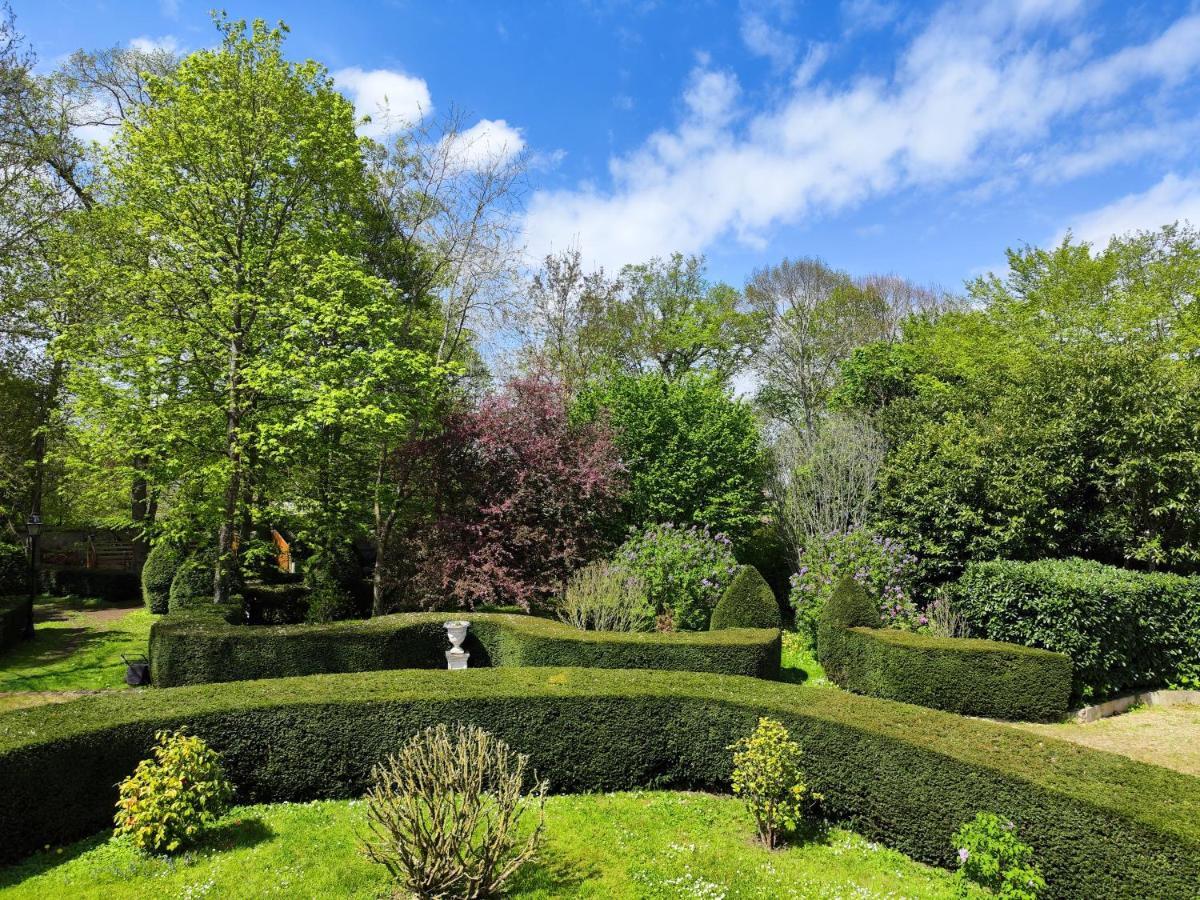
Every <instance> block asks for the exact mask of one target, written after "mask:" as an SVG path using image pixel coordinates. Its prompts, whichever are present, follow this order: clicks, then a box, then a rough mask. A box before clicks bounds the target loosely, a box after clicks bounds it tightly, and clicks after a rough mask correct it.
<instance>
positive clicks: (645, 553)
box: [616, 522, 737, 631]
mask: <svg viewBox="0 0 1200 900" xmlns="http://www.w3.org/2000/svg"><path fill="white" fill-rule="evenodd" d="M616 561H617V563H618V564H619V565H623V566H625V567H627V568H628V569H629V571H630V572H632V573H633V574H634V575H636V576H637V577H638V578H639V579H641V581H642V584H643V585H644V586H645V591H646V599H647V601H648V602H649V605H650V607H651V608H652V609H654V611H655V614H656V616H657V619H658V628H659V630H660V631H704V630H705V629H707V628H708V620H709V618H710V617H711V615H712V611H713V607H714V606H716V605H717V601H718V600H719V599H721V593H722V592H723V591H724V590H725V588H726V586H728V584H729V582H730V581H731V580H732V579H733V576H734V574H735V573H736V571H737V560H736V559H735V558H734V556H733V550H732V547H731V542H730V540H729V538H728V537H726V536H725V535H724V534H719V533H718V534H714V533H712V532H711V531H709V529H707V528H701V527H699V526H696V525H693V526H692V527H690V528H682V527H679V526H676V525H674V524H673V523H671V522H667V523H665V524H663V525H651V526H649V527H648V528H646V529H644V530H643V531H642V532H640V533H639V534H635V535H634V536H633V537H631V538H630V539H629V540H627V541H626V542H625V543H624V544H622V545H621V548H620V549H619V550H618V551H617V557H616Z"/></svg>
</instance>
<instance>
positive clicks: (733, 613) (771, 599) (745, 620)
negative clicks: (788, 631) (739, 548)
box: [708, 566, 783, 631]
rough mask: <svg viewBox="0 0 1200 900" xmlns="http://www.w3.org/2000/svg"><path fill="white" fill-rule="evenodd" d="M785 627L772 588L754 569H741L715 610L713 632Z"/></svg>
mask: <svg viewBox="0 0 1200 900" xmlns="http://www.w3.org/2000/svg"><path fill="white" fill-rule="evenodd" d="M782 624H783V620H782V617H781V616H780V615H779V604H778V603H777V602H776V600H775V594H774V593H773V592H772V591H771V586H770V585H769V584H767V580H766V579H765V578H763V577H762V573H761V572H759V571H758V569H756V568H755V567H754V566H742V567H740V568H739V569H738V571H737V574H736V575H734V576H733V581H731V582H730V583H729V587H727V588H725V593H723V594H722V595H721V599H720V600H719V601H718V602H717V607H716V609H714V610H713V614H712V622H711V623H710V624H709V626H708V627H709V630H710V631H716V630H717V629H718V628H779V627H780V626H781V625H782Z"/></svg>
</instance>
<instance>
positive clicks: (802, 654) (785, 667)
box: [780, 631, 829, 685]
mask: <svg viewBox="0 0 1200 900" xmlns="http://www.w3.org/2000/svg"><path fill="white" fill-rule="evenodd" d="M780 669H781V671H780V677H781V679H782V680H783V681H790V682H792V683H794V684H801V683H803V684H824V685H827V684H829V680H828V679H827V678H826V677H825V670H824V669H822V668H821V664H820V663H819V662H817V655H816V653H814V652H813V649H812V647H811V646H809V643H808V639H807V638H806V637H805V636H804V635H802V634H800V633H799V632H797V631H785V632H783V655H782V658H781V660H780Z"/></svg>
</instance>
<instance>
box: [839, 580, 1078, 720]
mask: <svg viewBox="0 0 1200 900" xmlns="http://www.w3.org/2000/svg"><path fill="white" fill-rule="evenodd" d="M877 620H878V614H877V612H876V610H875V607H874V604H872V603H870V601H869V600H868V599H867V597H866V594H865V592H864V591H863V589H862V588H861V587H860V586H859V585H857V584H854V583H853V582H845V583H843V584H841V585H839V586H838V588H837V590H836V591H835V592H834V595H833V596H832V597H831V598H830V599H829V601H828V602H827V603H826V605H825V609H824V610H823V611H822V616H821V622H820V625H819V629H820V631H819V634H820V640H819V641H818V644H817V646H818V653H819V656H820V660H821V665H822V666H823V667H824V669H825V672H826V674H827V675H828V676H829V678H830V680H831V681H833V682H834V683H835V684H837V685H839V686H840V687H843V688H845V689H846V690H849V691H854V692H855V693H857V694H869V695H871V696H872V697H883V698H884V699H887V700H900V701H902V702H904V703H915V704H917V705H919V706H928V707H931V708H933V709H944V710H947V711H949V712H956V713H962V714H963V715H969V716H988V717H991V718H997V719H1017V720H1055V719H1061V718H1062V717H1063V715H1064V714H1065V713H1066V711H1067V701H1068V699H1069V698H1070V695H1071V660H1070V658H1068V657H1066V656H1064V655H1063V654H1061V653H1050V652H1048V651H1046V650H1037V649H1034V648H1031V647H1023V646H1021V645H1019V644H1002V643H998V642H996V641H980V640H972V639H964V638H943V637H934V636H933V635H927V634H912V633H909V632H904V631H898V630H896V629H894V628H874V627H870V625H872V624H874V623H875V622H876V621H877Z"/></svg>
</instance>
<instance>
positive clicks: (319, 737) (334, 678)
mask: <svg viewBox="0 0 1200 900" xmlns="http://www.w3.org/2000/svg"><path fill="white" fill-rule="evenodd" d="M162 621H163V622H170V617H168V618H166V619H164V620H162ZM432 626H433V627H437V623H432ZM312 627H316V626H312ZM323 627H329V628H333V627H345V626H323ZM558 627H560V628H564V629H565V626H558ZM243 630H248V629H243ZM266 630H274V629H266ZM575 633H576V634H582V632H575ZM736 633H737V632H725V634H736ZM442 634H443V637H442V640H441V642H439V645H438V646H439V649H440V647H444V646H445V637H444V635H445V632H444V631H443V633H442ZM717 634H721V632H717ZM705 636H706V637H707V636H708V635H705ZM617 637H629V636H628V635H618V636H617ZM646 637H653V636H652V635H650V636H646ZM688 637H689V638H695V637H698V636H688ZM659 640H661V638H659ZM444 665H445V662H444V660H443V666H444ZM762 716H769V717H770V718H773V719H775V720H777V721H779V722H781V723H783V725H784V727H786V728H787V729H788V731H789V732H790V733H791V734H792V735H793V736H797V737H799V736H800V735H803V747H804V772H805V776H806V778H805V781H806V784H807V785H808V786H809V787H810V788H811V789H812V790H814V791H817V792H819V793H821V794H822V796H823V799H822V801H821V808H822V812H824V813H827V814H828V815H829V816H830V817H831V818H835V819H852V820H853V821H854V822H855V827H856V829H858V830H860V831H861V832H862V833H863V834H864V835H865V836H866V837H867V838H868V839H870V840H875V841H881V842H883V843H885V844H887V845H888V846H891V847H895V848H896V849H898V850H900V851H902V852H904V853H906V854H908V855H910V856H913V857H914V858H917V859H920V860H922V861H924V862H928V863H935V864H938V865H941V866H943V867H946V868H950V867H952V866H953V865H954V864H955V860H956V855H955V848H953V847H952V846H951V844H950V840H949V837H950V835H952V834H954V832H955V831H956V830H957V829H958V828H959V827H960V826H961V825H962V824H963V823H964V822H966V821H968V820H970V819H971V818H973V817H974V815H975V813H976V812H978V811H979V810H981V809H994V808H996V807H1000V808H1002V809H1003V810H1004V812H1005V814H1006V815H1007V816H1008V817H1010V818H1012V819H1013V820H1014V821H1017V822H1019V823H1020V825H1021V836H1022V838H1023V839H1024V840H1026V841H1027V842H1029V843H1030V844H1032V845H1033V846H1035V847H1036V848H1037V852H1038V861H1039V864H1040V865H1041V866H1042V869H1043V872H1044V873H1045V876H1046V879H1047V881H1048V882H1049V883H1050V885H1051V886H1052V887H1051V888H1050V889H1049V893H1050V894H1051V895H1052V896H1056V897H1063V898H1066V897H1154V898H1156V900H1159V898H1162V900H1174V898H1179V900H1194V897H1195V887H1196V884H1198V883H1200V782H1198V781H1197V779H1196V778H1194V777H1191V776H1188V775H1185V774H1183V773H1178V772H1172V771H1170V770H1168V769H1164V768H1162V767H1159V766H1150V765H1146V764H1144V763H1139V762H1136V761H1134V760H1132V759H1128V758H1125V757H1121V756H1116V755H1114V754H1111V753H1099V752H1096V751H1093V750H1089V749H1087V748H1085V747H1080V746H1078V745H1075V744H1066V743H1063V742H1061V741H1057V740H1054V739H1052V738H1048V737H1046V736H1044V735H1040V734H1030V733H1027V732H1024V731H1022V730H1020V729H1015V728H1010V727H1007V726H1002V725H996V724H994V723H991V722H987V721H981V720H977V719H968V718H965V717H963V716H955V715H949V714H947V713H942V712H938V711H936V710H930V709H922V708H921V707H918V706H910V705H907V704H899V703H890V702H887V701H883V700H876V699H874V698H870V697H860V696H857V695H854V694H848V693H846V692H845V691H838V690H832V689H829V688H818V687H797V686H796V685H791V684H776V683H771V682H766V681H761V680H752V679H748V678H723V677H717V676H712V675H699V674H695V673H689V672H653V671H642V672H630V671H613V670H604V671H601V670H590V671H589V670H581V669H544V668H543V669H528V668H525V669H521V668H518V669H491V670H485V671H477V672H474V673H472V675H471V677H469V678H462V677H455V675H454V673H449V672H446V671H444V669H443V671H438V672H432V671H429V672H422V671H415V670H414V671H408V672H404V673H403V675H402V677H398V675H397V673H395V672H357V673H353V674H347V675H324V676H314V677H310V678H291V679H286V680H266V681H247V682H238V683H233V684H220V685H200V686H196V687H188V688H177V689H173V690H154V691H147V692H117V693H115V694H102V695H97V696H92V697H85V698H82V699H79V700H76V701H73V702H72V703H65V704H48V705H46V706H44V707H38V708H34V709H27V710H15V711H12V712H8V713H5V714H4V717H3V718H4V724H5V729H4V730H3V731H0V796H3V797H4V798H5V800H6V802H4V803H0V862H8V861H11V860H13V859H15V858H20V857H21V856H23V855H25V854H27V853H30V852H32V851H34V850H38V849H40V848H41V847H42V846H44V845H45V844H47V843H49V844H52V845H54V846H58V845H61V844H63V843H66V842H68V841H71V840H76V839H78V838H81V837H84V836H86V835H88V834H91V833H94V832H95V831H96V830H97V829H99V828H101V827H103V825H104V823H105V821H108V822H110V823H111V821H112V819H111V817H112V811H113V803H114V801H115V799H116V793H117V792H116V788H115V787H114V785H115V784H116V783H117V782H118V781H120V779H121V778H122V777H123V776H124V775H127V774H128V773H129V772H131V771H133V769H134V767H135V765H136V764H137V762H138V760H140V759H141V758H142V757H144V756H146V755H147V749H148V747H149V746H150V745H151V744H152V743H153V735H154V732H155V731H156V730H158V729H163V728H170V729H174V728H178V727H179V726H180V725H184V724H187V725H189V726H190V727H191V729H192V730H193V733H195V734H197V735H199V736H201V737H202V738H204V739H205V740H207V741H208V742H209V743H210V744H211V745H212V746H214V747H219V748H220V750H221V754H222V762H223V764H224V767H225V770H226V772H227V773H228V774H229V776H230V777H231V779H232V780H233V781H234V783H235V785H236V787H237V790H238V797H239V799H242V800H245V801H246V802H253V803H266V802H274V801H283V800H287V801H301V800H311V799H314V798H318V797H321V798H333V797H361V796H363V794H364V793H365V792H366V790H367V789H368V788H369V786H370V770H371V767H372V764H373V763H374V762H376V761H378V760H380V759H382V758H383V757H384V756H386V755H387V754H388V753H389V752H394V751H395V749H396V747H397V735H410V734H414V733H416V732H418V731H420V730H421V729H423V728H426V727H427V726H429V725H430V724H434V723H436V722H448V723H454V722H462V723H463V724H465V725H477V726H479V727H481V728H485V729H487V730H488V731H490V732H491V733H492V734H494V735H496V736H497V737H498V738H500V739H501V740H504V741H506V742H507V743H508V744H509V746H511V747H512V748H513V749H514V750H516V751H518V752H522V753H527V754H529V757H530V765H531V766H533V767H534V768H535V769H536V770H537V771H539V772H546V773H553V774H552V777H553V782H552V788H553V790H555V791H556V792H562V793H579V792H590V791H599V792H603V791H614V790H631V789H634V788H638V787H646V786H655V787H658V788H665V787H673V786H679V787H688V788H692V789H700V790H727V789H728V785H729V778H730V774H731V767H732V760H731V756H730V753H729V752H728V751H727V750H725V749H724V748H725V747H726V746H728V745H729V744H731V743H733V742H734V741H736V740H737V739H738V738H739V737H742V736H743V735H746V734H749V733H750V732H751V731H752V730H753V729H754V726H755V724H756V723H757V721H758V719H759V718H760V717H762Z"/></svg>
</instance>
